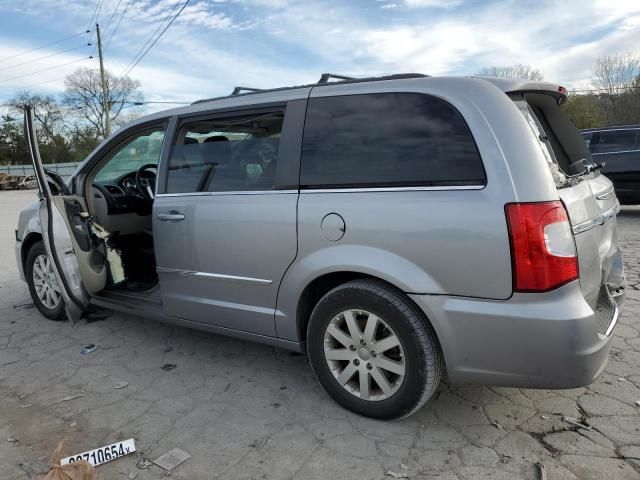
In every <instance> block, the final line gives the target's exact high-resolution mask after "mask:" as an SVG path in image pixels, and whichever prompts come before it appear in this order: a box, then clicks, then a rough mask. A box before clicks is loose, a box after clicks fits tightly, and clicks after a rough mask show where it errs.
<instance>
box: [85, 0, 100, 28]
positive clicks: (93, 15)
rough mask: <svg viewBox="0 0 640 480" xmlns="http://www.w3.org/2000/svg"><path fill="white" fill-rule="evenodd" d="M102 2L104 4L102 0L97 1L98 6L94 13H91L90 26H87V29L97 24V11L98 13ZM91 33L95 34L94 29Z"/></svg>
mask: <svg viewBox="0 0 640 480" xmlns="http://www.w3.org/2000/svg"><path fill="white" fill-rule="evenodd" d="M101 4H102V0H98V1H97V2H96V8H94V9H93V13H92V14H91V20H89V26H88V27H87V30H89V29H91V28H92V27H93V25H95V23H94V19H97V18H98V17H97V16H96V13H98V8H101ZM91 34H93V30H91Z"/></svg>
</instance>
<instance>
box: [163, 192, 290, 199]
mask: <svg viewBox="0 0 640 480" xmlns="http://www.w3.org/2000/svg"><path fill="white" fill-rule="evenodd" d="M285 193H288V194H297V193H298V190H236V191H229V192H183V193H159V194H158V195H156V198H162V197H213V196H218V195H274V194H280V195H281V194H285Z"/></svg>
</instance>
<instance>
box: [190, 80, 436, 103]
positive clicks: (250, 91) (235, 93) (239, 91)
mask: <svg viewBox="0 0 640 480" xmlns="http://www.w3.org/2000/svg"><path fill="white" fill-rule="evenodd" d="M428 76H429V75H424V74H422V73H398V74H395V75H383V76H380V77H365V78H354V77H347V76H345V75H337V74H333V73H323V74H322V75H321V76H320V80H319V81H318V82H317V83H308V84H306V85H295V86H291V87H278V88H264V89H262V88H250V87H235V88H234V89H233V92H231V95H225V96H222V97H214V98H204V99H202V100H196V101H195V102H193V103H192V105H195V104H198V103H205V102H212V101H214V100H221V99H223V98H230V97H238V96H245V95H255V94H258V93H269V92H281V91H284V90H294V89H296V88H312V87H325V86H329V85H344V84H349V83H364V82H380V81H384V80H403V79H409V78H425V77H428ZM332 78H335V79H337V80H338V81H337V82H330V81H329V80H330V79H332ZM242 92H246V93H242Z"/></svg>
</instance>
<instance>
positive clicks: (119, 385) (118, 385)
mask: <svg viewBox="0 0 640 480" xmlns="http://www.w3.org/2000/svg"><path fill="white" fill-rule="evenodd" d="M128 386H129V382H125V381H122V382H118V383H116V384H115V385H114V386H113V388H115V389H116V390H121V389H123V388H126V387H128Z"/></svg>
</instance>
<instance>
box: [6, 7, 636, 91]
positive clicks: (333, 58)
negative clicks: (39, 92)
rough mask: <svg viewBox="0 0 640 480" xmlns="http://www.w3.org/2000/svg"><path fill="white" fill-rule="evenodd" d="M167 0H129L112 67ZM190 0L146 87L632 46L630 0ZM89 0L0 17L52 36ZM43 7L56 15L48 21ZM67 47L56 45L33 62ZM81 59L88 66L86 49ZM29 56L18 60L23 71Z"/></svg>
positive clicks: (140, 39) (578, 72)
mask: <svg viewBox="0 0 640 480" xmlns="http://www.w3.org/2000/svg"><path fill="white" fill-rule="evenodd" d="M176 1H177V0H133V1H132V3H131V6H130V8H129V10H128V12H127V15H126V16H125V18H124V19H123V21H122V23H121V25H120V27H119V29H118V32H117V33H116V35H115V36H114V37H113V40H112V42H111V43H110V44H109V46H108V47H107V48H106V63H107V66H108V68H109V69H110V70H112V71H114V72H115V73H116V74H119V73H121V72H123V71H125V67H126V66H127V65H130V64H132V63H133V59H134V55H135V54H136V53H137V52H138V51H139V50H140V48H141V47H142V46H143V44H144V43H145V41H147V39H149V37H150V36H151V34H152V33H153V32H154V31H155V30H156V29H157V28H158V25H159V24H160V22H162V21H163V20H164V19H165V18H166V17H167V15H168V14H169V12H170V11H171V9H172V8H173V7H174V6H175V4H176ZM192 2H193V3H190V4H189V5H188V6H187V8H185V10H184V11H183V12H182V15H181V16H180V17H179V18H178V20H176V22H175V23H174V24H173V25H172V26H171V28H170V29H169V30H167V32H166V34H165V35H164V37H163V38H162V39H161V40H160V41H159V42H158V43H157V45H155V47H154V48H153V49H152V50H151V51H150V52H149V54H147V55H146V56H145V57H144V58H143V59H142V61H141V62H140V63H139V64H138V65H137V66H136V67H135V69H134V70H133V71H132V73H131V75H132V76H133V77H134V78H137V79H140V80H141V81H142V88H143V91H144V92H145V95H146V97H147V98H154V99H162V100H185V101H187V100H194V99H196V98H199V97H203V96H205V97H209V96H215V95H220V94H225V93H228V92H229V91H230V90H231V89H232V87H233V86H234V85H239V84H244V85H248V86H256V87H275V86H281V85H292V84H300V83H307V82H313V81H316V80H317V79H318V78H319V75H320V73H322V72H334V73H343V74H351V75H362V76H368V75H372V74H380V73H399V72H422V73H428V74H432V75H450V74H456V75H469V74H473V73H475V72H476V71H478V70H479V69H480V68H481V67H483V66H491V65H509V64H514V63H526V64H530V65H532V66H533V67H535V68H538V69H540V70H541V71H542V72H543V74H544V75H545V78H546V79H548V80H551V81H557V82H559V83H562V84H564V85H567V86H568V87H575V86H586V85H587V84H588V83H589V81H590V76H591V66H592V65H593V63H594V61H595V59H596V58H597V57H599V56H602V55H606V54H613V53H616V52H626V51H631V52H632V53H636V54H640V2H639V1H638V0H618V1H616V2H612V1H611V0H590V1H586V0H563V2H562V4H558V3H557V2H554V1H551V0H542V1H540V2H535V3H534V4H527V3H524V2H501V1H499V0H492V1H483V2H477V1H471V2H462V1H460V0H453V1H445V0H396V1H393V0H382V1H377V2H375V3H374V2H371V3H370V4H369V6H363V5H361V4H359V3H356V2H340V1H338V0H227V1H222V0H217V1H210V0H209V1H205V0H192ZM117 4H118V0H104V7H103V9H102V13H101V15H100V18H101V20H100V22H101V24H104V23H106V22H107V21H108V19H109V17H110V16H111V14H112V13H113V11H114V10H115V9H116V6H117ZM94 8H95V0H77V1H76V2H71V3H68V2H67V0H22V2H20V4H19V5H18V4H16V3H14V2H2V3H0V16H3V18H5V19H6V20H5V23H7V24H9V23H11V22H12V21H13V20H14V19H16V18H19V19H20V20H19V22H20V23H22V22H25V21H27V20H29V21H30V22H32V23H31V25H32V26H36V27H38V26H40V27H41V28H42V29H55V30H51V31H48V30H47V35H48V36H49V37H51V38H55V37H60V36H63V35H64V34H65V33H66V32H74V31H77V30H78V27H79V26H80V30H82V26H84V25H85V24H88V23H89V16H90V15H91V13H92V12H93V10H94ZM43 11H64V12H65V15H64V17H60V20H59V22H56V23H55V24H51V25H50V24H48V23H47V21H46V20H45V19H44V18H43V16H42V12H43ZM120 11H122V6H121V7H120ZM118 18H119V17H118V12H116V15H115V16H114V21H113V24H112V26H111V27H110V28H108V29H107V31H106V33H105V38H106V39H107V41H109V40H110V37H111V33H112V31H113V26H114V25H115V23H116V22H117V20H118ZM36 30H37V28H33V29H31V31H36ZM29 31H30V29H29V28H26V27H25V28H21V29H16V30H15V31H14V32H13V33H12V34H11V33H8V32H7V29H4V30H3V32H2V37H0V58H4V56H5V55H9V54H10V52H19V51H20V50H21V49H27V48H32V47H33V46H37V45H38V44H40V43H43V42H40V41H39V39H38V40H35V39H32V40H31V41H30V42H29V41H27V39H28V37H29V34H28V33H27V34H25V32H29ZM49 37H48V38H49ZM53 51H55V49H54V48H51V49H45V50H43V51H42V52H38V53H39V54H41V55H44V54H45V53H46V52H53ZM78 56H80V55H78ZM25 58H32V57H30V56H26V57H25ZM74 58H77V57H74V56H73V55H72V54H68V55H66V54H65V55H61V56H59V57H57V56H56V57H52V58H51V59H50V60H48V61H42V62H38V66H40V65H42V67H43V68H44V67H46V66H53V65H56V64H59V63H63V61H65V60H68V61H71V60H73V59H74ZM88 63H90V64H91V65H97V62H96V61H95V60H94V61H93V62H88ZM76 66H79V65H71V66H69V67H61V68H60V70H55V69H54V70H52V71H50V72H46V73H43V74H39V75H37V76H35V77H27V78H25V79H24V80H20V81H16V82H6V83H2V78H7V76H8V75H7V73H6V72H2V71H1V67H2V64H1V62H0V96H1V95H2V94H3V92H6V91H8V90H10V89H11V88H13V89H16V88H20V87H22V86H24V85H27V84H28V83H29V82H33V83H35V82H42V81H49V80H56V79H60V78H61V77H63V76H64V74H65V73H69V71H72V70H73V69H75V67H76ZM27 67H28V66H25V67H24V70H20V71H21V72H25V73H28V71H29V70H28V69H27ZM34 69H35V68H34ZM18 70H19V69H16V74H17V73H18ZM11 73H13V72H11ZM39 88H46V89H47V90H48V91H54V92H59V91H61V90H62V88H63V86H62V81H61V80H58V81H51V82H50V83H47V84H42V87H39ZM5 95H6V93H5Z"/></svg>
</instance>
